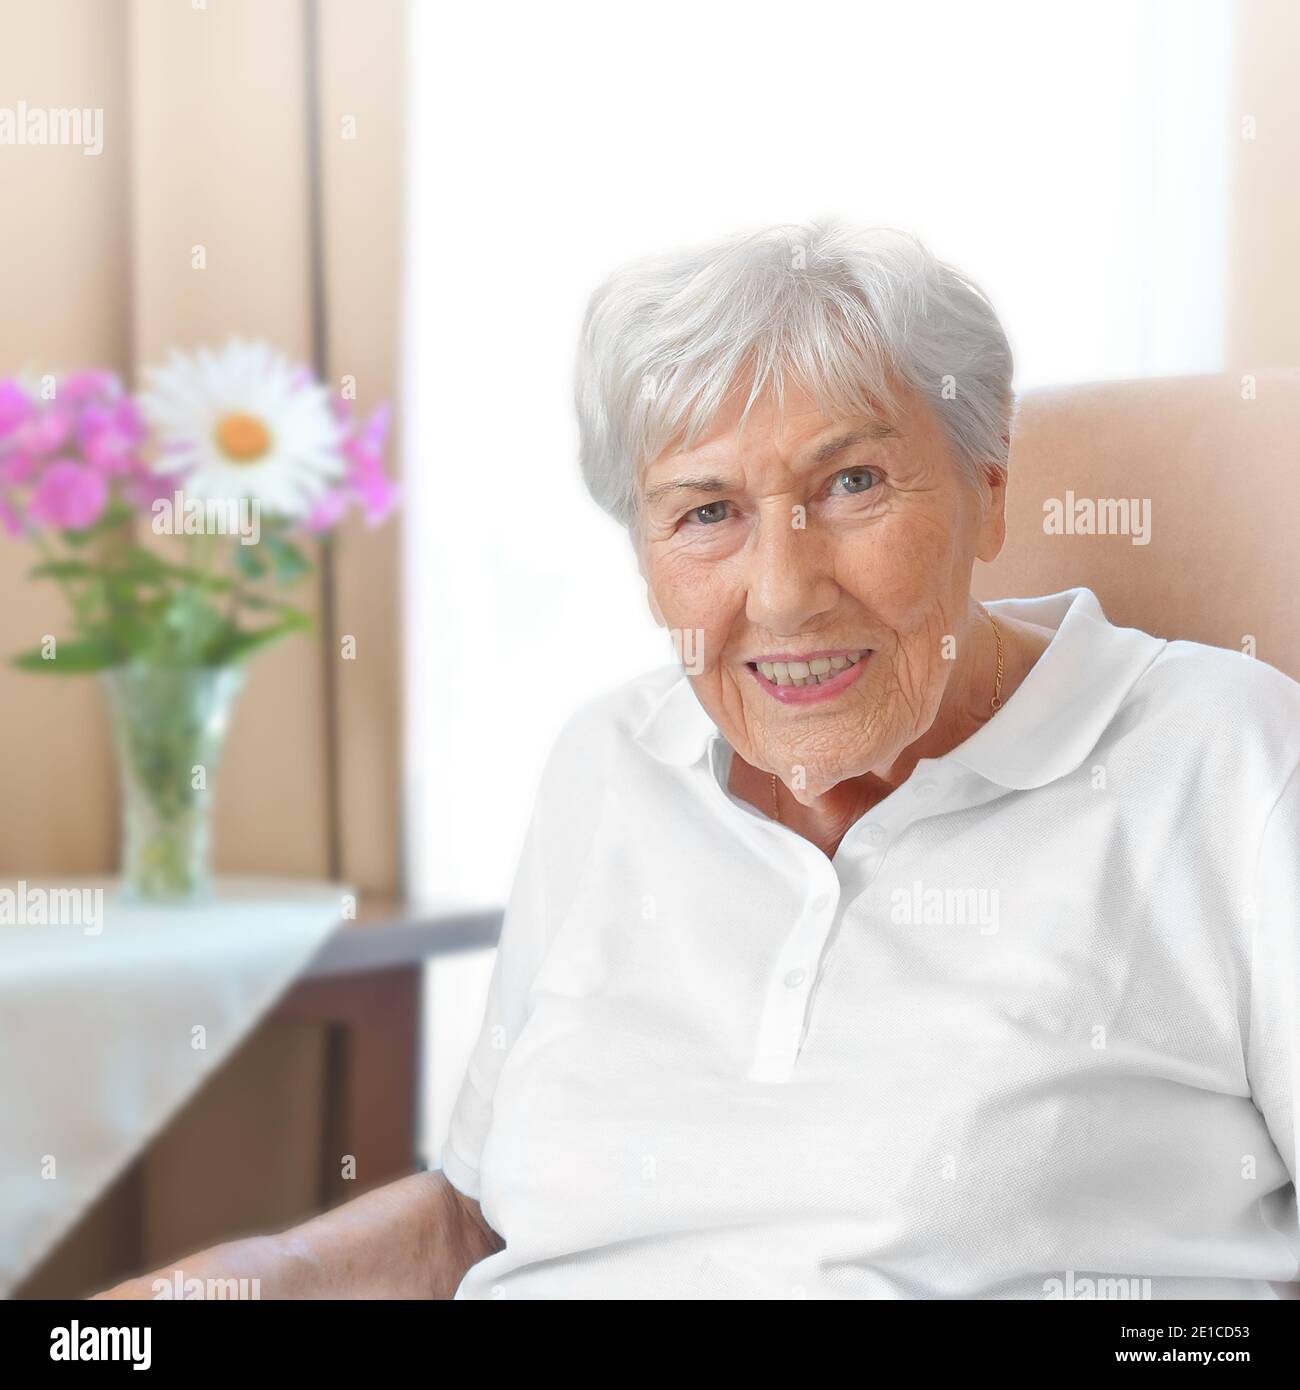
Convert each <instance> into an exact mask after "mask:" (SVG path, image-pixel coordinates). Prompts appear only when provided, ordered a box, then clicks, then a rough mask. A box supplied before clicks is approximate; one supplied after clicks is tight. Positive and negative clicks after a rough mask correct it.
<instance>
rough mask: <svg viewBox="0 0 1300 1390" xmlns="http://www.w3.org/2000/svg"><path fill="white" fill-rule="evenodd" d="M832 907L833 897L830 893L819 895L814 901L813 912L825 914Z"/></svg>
mask: <svg viewBox="0 0 1300 1390" xmlns="http://www.w3.org/2000/svg"><path fill="white" fill-rule="evenodd" d="M830 905H831V895H830V894H829V893H818V894H817V896H816V897H815V898H814V899H813V900H812V910H813V911H814V912H825V911H826V909H827V908H828V907H829V906H830Z"/></svg>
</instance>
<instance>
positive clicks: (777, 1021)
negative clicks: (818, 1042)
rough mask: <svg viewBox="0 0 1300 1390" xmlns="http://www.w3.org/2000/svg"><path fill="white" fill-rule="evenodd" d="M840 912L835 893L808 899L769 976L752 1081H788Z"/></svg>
mask: <svg viewBox="0 0 1300 1390" xmlns="http://www.w3.org/2000/svg"><path fill="white" fill-rule="evenodd" d="M838 910H839V893H838V890H837V891H836V892H834V893H830V892H826V891H821V892H817V893H815V894H814V895H813V896H812V897H811V898H810V899H809V901H808V903H807V905H806V907H805V909H804V911H803V913H802V914H801V915H800V917H799V921H798V923H797V924H796V926H795V928H794V930H793V931H792V932H791V933H790V935H789V937H788V938H787V939H786V941H785V943H784V945H783V946H782V948H781V952H780V955H779V957H778V958H777V960H776V961H774V962H773V967H772V971H771V974H770V975H769V977H768V986H767V992H766V995H765V997H764V1000H763V1007H762V1016H761V1018H760V1020H759V1026H758V1037H757V1039H756V1042H755V1048H754V1056H753V1060H752V1063H751V1066H750V1073H749V1074H750V1077H751V1079H754V1080H764V1081H778V1080H788V1079H789V1076H790V1072H791V1070H792V1068H793V1066H794V1062H795V1060H796V1058H797V1057H798V1054H799V1049H800V1047H801V1046H802V1045H803V1041H804V1038H805V1037H806V1036H807V1032H808V1022H807V1017H808V1011H809V1008H810V1005H811V1001H812V997H813V994H814V993H815V991H816V987H817V979H818V975H819V972H820V965H821V957H822V952H823V950H824V949H825V946H826V939H827V937H828V936H829V935H830V930H831V927H832V926H833V925H834V922H835V917H836V913H837V912H838Z"/></svg>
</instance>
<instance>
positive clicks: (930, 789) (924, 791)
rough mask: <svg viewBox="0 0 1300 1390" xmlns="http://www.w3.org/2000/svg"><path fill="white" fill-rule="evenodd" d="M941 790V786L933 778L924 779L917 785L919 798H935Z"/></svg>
mask: <svg viewBox="0 0 1300 1390" xmlns="http://www.w3.org/2000/svg"><path fill="white" fill-rule="evenodd" d="M938 790H939V784H938V782H936V781H935V780H934V778H933V777H922V778H921V780H920V781H919V782H918V783H917V784H916V794H917V796H933V795H934V794H935V792H937V791H938Z"/></svg>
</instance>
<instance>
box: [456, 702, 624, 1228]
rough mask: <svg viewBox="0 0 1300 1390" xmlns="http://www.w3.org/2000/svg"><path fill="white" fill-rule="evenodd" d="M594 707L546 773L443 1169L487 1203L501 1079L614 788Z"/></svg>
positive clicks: (580, 716) (571, 724)
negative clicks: (488, 1152) (484, 1168)
mask: <svg viewBox="0 0 1300 1390" xmlns="http://www.w3.org/2000/svg"><path fill="white" fill-rule="evenodd" d="M601 733H602V731H601V728H600V723H599V721H598V720H594V719H593V718H592V715H591V713H590V707H584V708H583V709H582V710H580V711H579V712H578V713H577V714H576V715H574V716H572V717H571V718H570V719H569V721H568V723H566V724H565V726H564V727H563V729H561V731H560V734H559V736H558V737H557V738H556V740H555V743H554V744H553V746H552V748H551V751H550V754H549V755H548V757H547V760H546V765H545V767H544V768H543V771H542V775H541V780H540V784H539V786H538V789H537V795H536V798H535V800H534V802H533V810H532V815H531V817H530V819H529V823H528V828H527V830H526V832H525V834H524V843H523V848H522V850H521V851H520V855H519V861H518V866H517V867H516V869H515V876H514V881H513V884H512V886H511V890H510V896H509V899H508V901H507V903H506V909H505V915H504V916H503V918H502V922H501V935H500V938H499V940H498V943H497V953H496V960H495V962H494V964H493V967H492V976H491V980H490V983H489V985H488V998H487V1005H486V1008H485V1009H484V1013H483V1023H482V1026H481V1028H480V1030H479V1035H478V1039H477V1041H476V1042H475V1044H474V1048H473V1051H472V1052H471V1054H470V1059H469V1063H468V1066H467V1067H466V1071H465V1078H464V1080H463V1081H462V1082H461V1088H460V1092H459V1093H458V1095H457V1097H456V1103H455V1105H454V1107H453V1108H452V1114H451V1122H450V1124H449V1126H448V1130H447V1138H446V1142H445V1143H444V1144H443V1152H442V1171H443V1173H444V1174H445V1175H446V1177H447V1180H448V1181H449V1182H450V1183H451V1184H452V1186H453V1187H455V1188H457V1189H458V1190H459V1191H460V1192H463V1193H464V1194H465V1196H467V1197H472V1198H474V1199H475V1200H476V1201H477V1200H479V1198H480V1173H479V1164H480V1160H481V1157H482V1152H483V1142H484V1140H485V1139H486V1138H487V1133H488V1127H489V1126H490V1124H491V1122H492V1103H493V1097H494V1096H495V1093H496V1085H497V1078H498V1077H499V1076H500V1074H501V1068H502V1067H503V1066H504V1064H505V1061H506V1058H507V1056H508V1055H509V1052H510V1049H511V1048H512V1047H513V1046H514V1043H515V1039H516V1038H517V1037H518V1036H519V1033H520V1031H521V1030H522V1028H523V1026H524V1024H525V1022H526V1021H527V1018H528V995H529V990H530V987H531V985H532V983H533V980H534V979H535V978H536V976H537V972H538V970H539V969H540V968H541V965H542V961H543V960H544V958H545V955H546V952H547V949H548V947H549V945H550V941H551V939H552V936H553V933H554V928H555V925H556V923H558V922H559V921H561V920H562V919H563V916H564V913H565V911H566V909H567V907H568V905H569V904H570V903H571V902H572V900H573V895H574V893H575V891H576V888H577V884H578V882H579V880H580V879H581V877H582V874H583V872H584V869H585V867H586V865H587V863H588V861H589V854H588V851H589V848H590V845H591V840H592V837H593V836H594V834H595V828H596V826H597V824H598V823H599V820H600V816H601V813H602V809H603V797H604V791H605V788H606V786H607V779H606V777H605V770H606V767H607V758H606V755H605V754H606V740H605V739H604V738H603V737H601Z"/></svg>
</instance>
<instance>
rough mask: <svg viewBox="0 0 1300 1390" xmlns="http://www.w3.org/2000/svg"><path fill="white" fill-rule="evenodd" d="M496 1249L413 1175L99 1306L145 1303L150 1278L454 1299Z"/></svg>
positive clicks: (488, 1236) (447, 1191) (327, 1293)
mask: <svg viewBox="0 0 1300 1390" xmlns="http://www.w3.org/2000/svg"><path fill="white" fill-rule="evenodd" d="M502 1248H503V1242H502V1240H501V1238H500V1237H499V1236H498V1235H497V1234H496V1232H495V1231H493V1230H492V1228H491V1227H490V1226H489V1225H488V1224H487V1222H486V1221H485V1220H484V1219H483V1214H482V1212H480V1211H479V1205H478V1203H477V1202H475V1201H473V1200H472V1199H470V1198H469V1197H466V1196H464V1195H463V1194H462V1193H461V1192H458V1191H457V1190H456V1188H454V1187H453V1186H452V1185H451V1183H449V1182H448V1181H447V1179H446V1178H445V1177H444V1176H443V1175H442V1173H441V1172H432V1173H414V1174H412V1175H411V1176H410V1177H409V1178H401V1179H399V1180H398V1181H397V1182H392V1183H389V1184H388V1185H387V1186H385V1187H379V1188H376V1189H375V1190H374V1191H373V1192H366V1193H364V1194H363V1195H362V1196H360V1197H355V1198H353V1200H352V1201H350V1202H348V1203H346V1204H345V1205H343V1206H341V1207H336V1208H335V1209H334V1210H333V1211H328V1212H325V1213H324V1214H323V1215H321V1216H316V1217H313V1218H312V1219H311V1220H310V1221H307V1222H304V1223H303V1225H301V1226H294V1227H293V1228H292V1229H290V1230H288V1231H283V1232H281V1233H280V1234H279V1235H270V1236H251V1237H249V1238H248V1239H246V1240H235V1241H230V1242H228V1243H227V1244H225V1245H214V1246H213V1247H212V1249H210V1250H204V1251H202V1252H201V1253H199V1254H196V1255H191V1256H189V1257H188V1258H186V1259H183V1260H176V1261H174V1262H173V1265H172V1266H171V1267H169V1268H167V1269H159V1270H155V1271H154V1273H152V1274H145V1275H141V1276H140V1277H139V1278H138V1279H128V1280H126V1281H125V1282H123V1283H121V1284H117V1285H115V1286H114V1287H113V1288H111V1289H107V1290H105V1291H104V1292H103V1293H100V1294H96V1295H95V1296H96V1297H97V1298H152V1297H153V1296H154V1289H153V1282H154V1280H155V1279H162V1280H166V1282H167V1284H168V1285H169V1286H170V1285H172V1284H173V1280H174V1272H175V1270H176V1269H179V1270H180V1271H181V1275H182V1277H183V1278H185V1279H203V1280H208V1279H221V1280H226V1279H258V1280H260V1290H259V1294H260V1297H262V1298H451V1297H452V1295H453V1294H455V1292H456V1289H457V1286H458V1285H459V1284H460V1281H461V1280H462V1279H463V1278H464V1277H465V1274H466V1272H467V1271H468V1270H469V1268H470V1266H471V1265H475V1264H477V1263H478V1262H479V1261H480V1260H482V1259H484V1258H485V1257H486V1256H488V1255H490V1254H492V1253H493V1252H494V1251H497V1250H500V1249H502Z"/></svg>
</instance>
